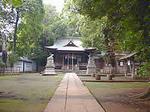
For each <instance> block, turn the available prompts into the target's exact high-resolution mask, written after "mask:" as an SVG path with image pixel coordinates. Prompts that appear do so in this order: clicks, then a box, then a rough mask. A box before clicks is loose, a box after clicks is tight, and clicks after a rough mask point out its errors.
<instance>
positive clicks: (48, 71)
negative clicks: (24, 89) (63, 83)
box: [43, 68, 57, 76]
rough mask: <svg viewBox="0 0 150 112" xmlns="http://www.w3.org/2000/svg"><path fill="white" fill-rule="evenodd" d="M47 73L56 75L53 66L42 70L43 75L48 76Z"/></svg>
mask: <svg viewBox="0 0 150 112" xmlns="http://www.w3.org/2000/svg"><path fill="white" fill-rule="evenodd" d="M48 75H57V73H56V72H55V69H54V68H46V69H45V70H44V72H43V76H48Z"/></svg>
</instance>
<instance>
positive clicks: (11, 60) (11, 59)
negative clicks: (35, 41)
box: [8, 53, 19, 67]
mask: <svg viewBox="0 0 150 112" xmlns="http://www.w3.org/2000/svg"><path fill="white" fill-rule="evenodd" d="M18 59H19V57H18V55H17V54H14V53H11V54H9V55H8V62H9V64H10V66H11V67H13V65H14V63H15V62H17V61H18Z"/></svg>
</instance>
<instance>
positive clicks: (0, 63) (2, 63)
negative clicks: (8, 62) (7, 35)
mask: <svg viewBox="0 0 150 112" xmlns="http://www.w3.org/2000/svg"><path fill="white" fill-rule="evenodd" d="M0 67H1V68H3V67H5V63H4V62H3V61H2V59H0Z"/></svg>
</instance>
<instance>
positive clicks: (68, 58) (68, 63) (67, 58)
mask: <svg viewBox="0 0 150 112" xmlns="http://www.w3.org/2000/svg"><path fill="white" fill-rule="evenodd" d="M67 60H68V63H67V69H68V70H69V54H68V55H67Z"/></svg>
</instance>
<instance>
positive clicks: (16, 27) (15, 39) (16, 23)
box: [13, 10, 19, 52]
mask: <svg viewBox="0 0 150 112" xmlns="http://www.w3.org/2000/svg"><path fill="white" fill-rule="evenodd" d="M18 21H19V11H18V10H17V16H16V22H15V31H14V46H13V47H14V52H16V41H17V29H18Z"/></svg>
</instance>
